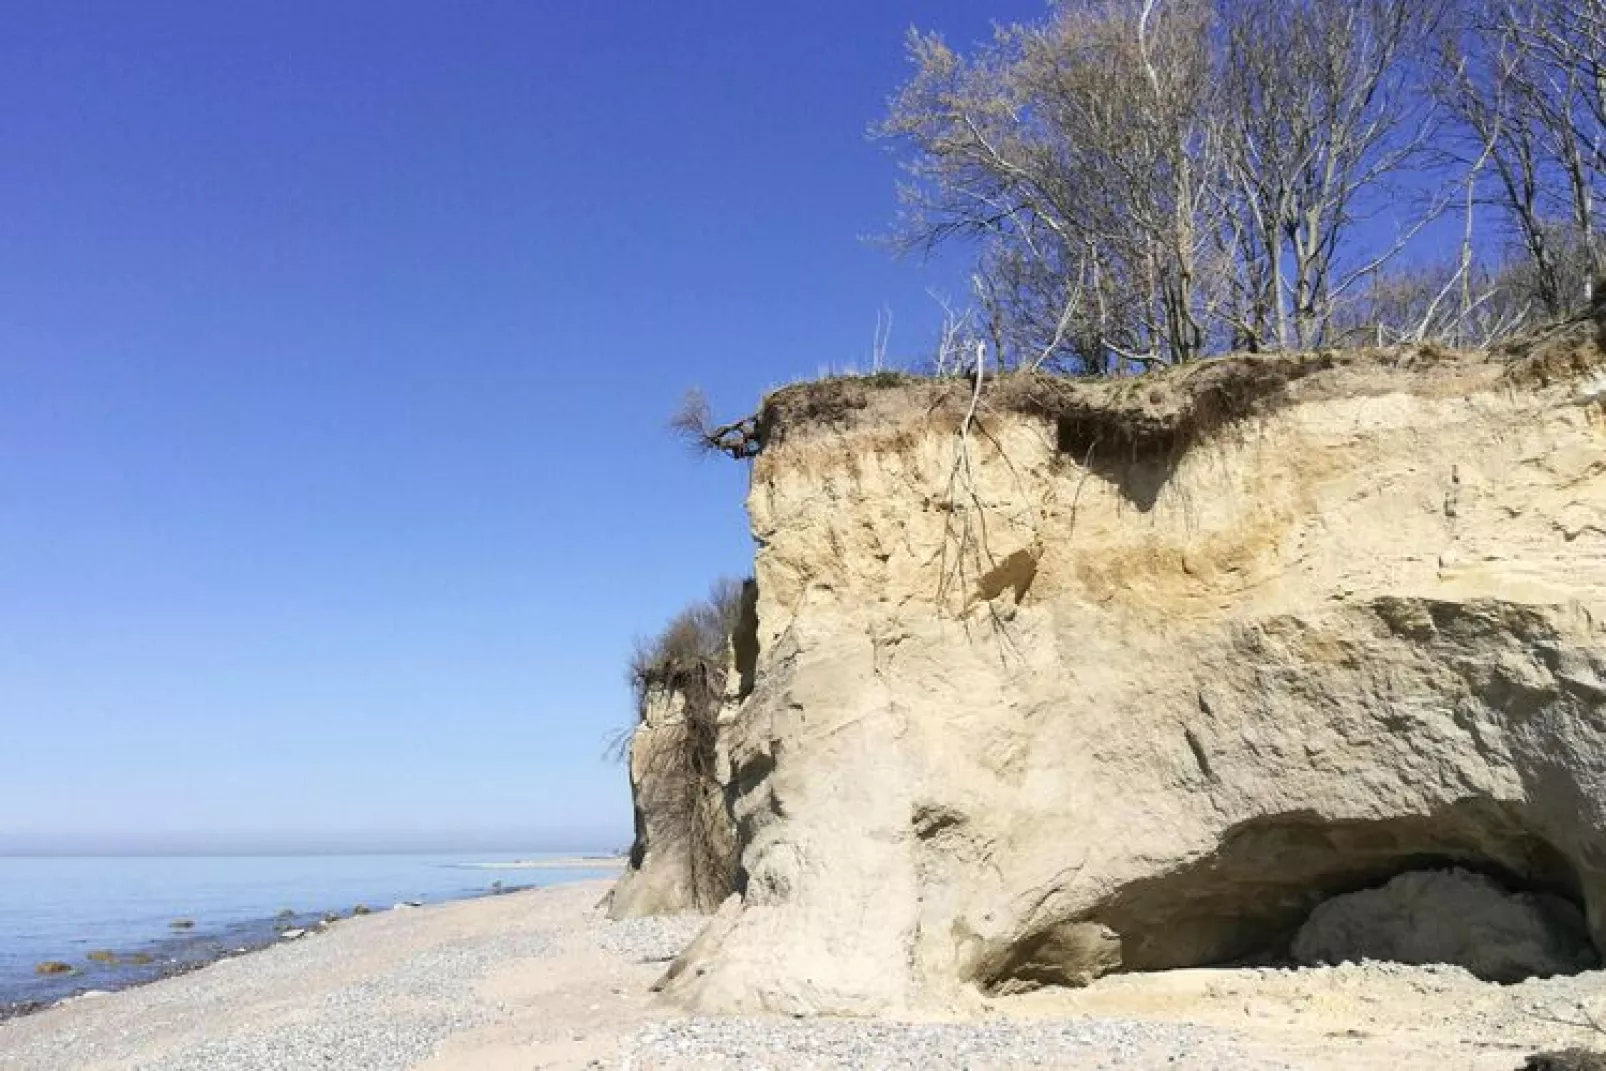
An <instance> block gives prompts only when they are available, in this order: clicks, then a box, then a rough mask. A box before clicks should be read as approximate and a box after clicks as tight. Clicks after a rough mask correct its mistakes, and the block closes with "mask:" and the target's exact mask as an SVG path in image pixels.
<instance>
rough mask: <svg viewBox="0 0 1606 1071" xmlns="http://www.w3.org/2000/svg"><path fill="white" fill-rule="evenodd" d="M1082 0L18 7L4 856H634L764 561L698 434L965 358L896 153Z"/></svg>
mask: <svg viewBox="0 0 1606 1071" xmlns="http://www.w3.org/2000/svg"><path fill="white" fill-rule="evenodd" d="M1042 10H1043V5H1042V4H1041V3H1040V2H1038V0H999V2H997V3H985V4H984V3H977V2H975V0H874V2H867V0H809V2H806V3H805V2H802V0H796V2H762V3H761V2H755V0H720V2H696V0H678V2H676V3H658V2H650V0H630V2H625V0H617V2H610V3H603V2H590V0H585V2H579V0H576V2H570V3H555V2H554V3H532V2H527V0H479V2H471V3H446V2H445V0H435V2H428V3H426V2H421V0H387V2H384V3H380V2H377V0H369V2H365V3H358V2H354V0H240V2H233V3H227V4H219V3H216V2H213V0H185V2H175V0H144V2H141V3H138V4H133V3H126V2H124V0H101V2H84V0H16V2H13V3H10V4H8V5H7V8H6V15H7V19H6V23H7V24H6V29H5V32H4V33H3V34H0V102H3V103H0V850H27V849H49V850H72V849H79V848H109V847H125V848H126V847H132V848H150V847H164V846H171V845H182V846H191V847H195V846H204V845H222V846H228V847H252V846H263V845H274V846H286V845H291V846H294V845H310V844H319V845H340V844H352V843H362V844H370V845H375V846H379V845H385V846H393V845H398V844H416V845H421V846H422V845H428V846H436V845H462V846H465V847H468V846H473V847H480V846H485V847H488V846H492V845H496V846H506V847H509V848H513V849H518V848H530V849H532V850H534V849H538V848H553V849H557V850H563V849H568V848H593V847H616V846H619V845H622V844H624V843H626V842H627V841H628V838H629V829H630V813H629V804H628V792H627V789H626V785H625V779H624V772H623V770H622V769H620V768H619V767H617V766H615V765H611V764H609V763H607V762H605V761H604V760H603V758H602V754H603V750H604V741H605V739H606V737H607V736H608V734H609V733H610V732H611V731H612V730H614V729H616V728H617V727H619V726H621V725H624V724H626V723H628V721H629V720H630V717H631V713H630V709H629V698H628V694H627V690H626V688H625V686H624V683H623V676H622V672H623V671H622V666H623V664H624V662H625V659H626V656H627V654H628V651H629V649H630V646H631V643H632V640H633V638H634V637H635V636H636V635H639V634H641V633H644V632H647V631H650V630H652V629H653V628H654V627H656V626H657V625H658V624H660V623H661V622H662V621H663V620H664V619H665V618H666V617H667V616H669V615H670V614H671V613H672V612H673V611H674V610H675V609H676V608H677V607H678V606H679V605H680V604H681V603H683V602H684V601H685V600H687V599H688V598H690V597H692V596H695V595H697V594H699V593H700V592H702V591H703V590H704V589H705V587H706V586H707V584H708V582H709V581H710V580H711V579H713V578H714V577H716V576H718V575H720V574H741V573H743V572H745V571H746V570H747V569H748V567H749V564H750V562H751V545H750V542H749V539H748V536H747V530H746V524H745V518H744V516H743V514H742V512H741V497H742V494H743V491H744V488H745V480H746V473H745V471H744V470H743V468H741V467H740V466H738V465H736V464H734V463H715V462H708V461H704V462H698V461H696V460H693V459H691V458H689V457H688V456H687V455H686V454H685V453H684V452H682V451H681V449H680V448H679V447H678V446H677V445H676V444H675V443H674V442H673V441H672V440H671V439H670V438H669V437H668V436H667V435H666V433H665V432H664V430H663V429H664V421H665V419H666V417H667V416H668V414H669V412H670V411H671V410H672V409H673V407H674V405H675V403H676V402H677V401H678V399H679V397H680V395H681V394H682V392H683V391H684V390H685V389H686V388H687V387H690V386H693V385H701V386H703V387H705V388H706V389H707V390H708V393H709V394H710V396H711V398H712V399H713V401H714V403H715V405H716V407H717V408H718V409H720V410H721V411H723V412H730V413H733V414H735V413H738V412H740V411H745V410H747V409H750V408H751V406H752V405H753V403H754V402H755V401H756V399H757V397H758V396H759V395H760V393H761V392H762V391H763V390H765V389H766V388H768V387H771V386H774V385H776V384H778V383H781V382H784V381H787V380H789V379H793V378H797V377H801V376H808V375H813V374H815V373H817V372H818V371H819V370H821V369H822V368H825V367H828V366H829V367H841V366H845V365H849V364H853V363H861V364H862V363H863V361H864V359H865V356H866V353H867V351H868V349H869V346H870V339H871V335H872V332H873V329H874V325H875V320H876V313H877V310H878V309H880V308H881V307H883V306H886V307H890V308H891V309H892V310H893V312H894V314H895V317H896V326H895V328H894V335H893V350H894V352H895V353H896V352H899V351H914V350H916V349H918V348H920V347H921V346H922V345H924V344H925V343H926V342H927V341H928V339H929V336H930V334H931V333H932V331H933V330H934V321H935V311H934V309H935V306H934V304H933V303H932V302H931V300H930V299H929V298H928V297H927V296H926V293H925V291H926V289H927V288H928V287H930V286H933V285H939V286H941V285H944V284H945V283H947V282H948V281H947V280H945V279H943V278H942V272H941V270H940V269H939V268H937V267H929V266H928V267H924V268H923V267H921V266H920V265H917V264H911V263H900V262H897V261H894V260H892V259H891V258H890V257H889V256H888V255H887V254H886V253H885V252H884V251H882V250H880V249H878V248H876V247H874V246H872V245H869V244H867V243H865V242H864V241H862V238H863V237H864V236H866V235H870V234H874V233H877V232H879V231H883V230H884V229H885V228H886V227H887V226H888V224H889V223H890V221H891V219H892V216H893V213H894V209H895V199H894V185H895V181H896V177H897V173H896V166H895V163H894V161H893V160H892V159H891V158H889V156H888V155H887V153H886V152H885V151H884V150H883V149H882V148H880V147H878V146H876V145H873V144H871V143H870V142H869V141H868V140H867V139H866V137H865V129H866V126H867V124H868V123H870V122H871V121H872V120H874V119H875V118H876V117H877V116H878V115H879V114H880V112H881V110H882V107H883V104H884V102H885V99H886V97H887V96H888V95H889V94H890V93H891V92H892V91H893V90H894V89H895V88H896V86H897V85H898V83H899V81H900V80H901V79H902V77H903V76H904V73H905V66H904V59H903V54H902V45H901V38H902V34H903V32H904V31H905V29H906V28H907V27H908V26H909V25H910V24H911V23H918V24H920V25H921V26H923V27H932V28H938V29H942V30H944V31H945V32H946V33H948V35H949V36H950V38H951V39H953V40H955V41H956V42H970V41H972V40H975V39H977V38H979V37H982V36H984V35H985V34H986V33H987V32H988V29H987V27H988V21H989V20H990V19H995V18H998V19H1011V18H1021V17H1035V16H1036V15H1038V14H1040V13H1041V11H1042Z"/></svg>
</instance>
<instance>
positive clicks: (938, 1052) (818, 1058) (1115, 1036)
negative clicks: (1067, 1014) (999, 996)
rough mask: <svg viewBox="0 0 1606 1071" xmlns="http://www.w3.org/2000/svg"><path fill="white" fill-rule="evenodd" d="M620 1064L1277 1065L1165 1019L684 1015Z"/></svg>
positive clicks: (635, 1069) (1250, 1069) (638, 1043)
mask: <svg viewBox="0 0 1606 1071" xmlns="http://www.w3.org/2000/svg"><path fill="white" fill-rule="evenodd" d="M621 1066H622V1067H625V1068H629V1069H632V1071H645V1069H648V1068H687V1069H690V1068H708V1069H719V1068H741V1069H743V1071H765V1069H770V1068H775V1069H779V1068H787V1069H792V1068H810V1069H814V1068H819V1069H824V1068H853V1069H858V1068H875V1069H885V1071H904V1069H907V1071H924V1069H928V1068H966V1069H971V1071H980V1069H983V1068H1000V1069H1002V1068H1015V1067H1076V1068H1079V1069H1081V1068H1085V1069H1089V1071H1091V1069H1094V1068H1139V1067H1141V1068H1155V1067H1185V1068H1222V1069H1228V1068H1230V1069H1232V1071H1274V1069H1275V1071H1283V1069H1287V1068H1291V1067H1292V1066H1293V1065H1291V1064H1285V1063H1265V1062H1262V1061H1258V1060H1255V1059H1253V1058H1251V1057H1249V1056H1247V1055H1246V1054H1245V1053H1244V1052H1243V1051H1242V1049H1240V1048H1239V1047H1238V1046H1237V1045H1236V1044H1235V1043H1234V1042H1233V1040H1232V1038H1231V1037H1230V1036H1229V1035H1226V1034H1221V1033H1218V1032H1215V1031H1211V1030H1207V1029H1203V1028H1198V1027H1190V1026H1184V1025H1177V1024H1169V1023H1149V1022H1138V1021H1128V1020H1120V1019H1081V1020H1073V1021H1069V1022H1055V1023H988V1024H981V1025H969V1024H953V1023H908V1024H888V1023H874V1022H868V1021H857V1020H820V1021H776V1020H762V1019H690V1020H684V1021H681V1022H676V1023H665V1024H658V1025H654V1026H651V1027H648V1028H647V1029H644V1030H641V1031H639V1032H637V1033H636V1034H635V1036H633V1037H632V1038H630V1039H629V1040H628V1041H627V1042H626V1043H625V1046H624V1048H623V1062H622V1063H621Z"/></svg>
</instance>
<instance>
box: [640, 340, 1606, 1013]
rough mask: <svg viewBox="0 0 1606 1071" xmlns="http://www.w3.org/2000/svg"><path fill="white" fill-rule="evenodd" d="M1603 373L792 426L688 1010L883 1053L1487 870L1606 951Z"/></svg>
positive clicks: (1248, 380)
mask: <svg viewBox="0 0 1606 1071" xmlns="http://www.w3.org/2000/svg"><path fill="white" fill-rule="evenodd" d="M1600 364H1601V362H1600V353H1599V350H1598V349H1597V348H1596V347H1595V344H1594V342H1593V340H1591V339H1588V338H1585V337H1584V336H1583V334H1582V332H1581V331H1580V332H1578V333H1576V334H1568V333H1566V332H1562V333H1560V334H1559V335H1556V336H1553V337H1552V338H1551V339H1550V340H1549V341H1547V342H1546V343H1544V344H1543V345H1539V346H1537V347H1536V348H1534V349H1532V350H1530V351H1524V352H1512V353H1503V354H1494V355H1457V354H1449V353H1442V352H1435V351H1425V350H1423V351H1409V350H1407V351H1390V352H1381V353H1359V354H1350V355H1344V356H1332V355H1322V356H1314V357H1301V358H1259V359H1254V358H1250V359H1231V360H1226V361H1218V362H1205V363H1202V364H1200V365H1196V366H1192V367H1189V368H1185V369H1181V370H1177V371H1174V372H1172V373H1168V374H1166V375H1163V376H1157V377H1143V378H1139V379H1136V380H1131V381H1125V382H1120V383H1104V384H1095V385H1083V384H1066V383H1064V382H1056V381H1050V380H1047V379H1044V378H1038V377H1021V378H1018V379H1013V380H1003V381H999V382H997V383H985V382H984V383H983V384H982V387H981V389H980V390H979V391H977V390H976V389H975V387H974V385H973V384H971V383H968V382H963V381H946V382H931V381H912V382H901V383H883V382H882V381H881V380H869V381H866V380H839V381H832V382H827V383H823V384H814V385H809V386H805V387H799V388H789V389H788V390H785V391H782V392H779V393H777V394H776V395H774V396H772V397H771V398H770V399H768V400H767V402H766V405H765V408H764V410H763V411H762V412H761V413H760V415H759V417H758V418H757V420H756V421H755V434H756V435H757V436H759V437H760V439H761V440H762V449H761V451H760V452H759V453H758V456H757V457H756V459H755V460H754V462H753V470H752V485H751V492H750V496H749V502H748V506H749V512H750V515H751V519H752V525H753V533H754V536H755V539H756V541H757V545H758V551H757V555H756V562H755V574H756V578H757V590H758V603H757V622H756V640H757V654H756V664H755V666H754V672H753V673H752V674H750V675H747V676H748V677H749V680H750V684H751V690H750V694H746V696H745V698H743V699H742V700H741V702H740V703H736V704H733V705H732V706H731V707H730V708H729V709H728V710H727V711H726V712H725V713H724V714H723V715H722V717H721V719H720V728H719V741H718V747H719V757H720V763H721V777H722V780H723V781H724V783H725V793H726V800H727V804H728V807H729V809H730V813H731V814H732V816H733V819H734V822H735V830H736V844H737V847H738V850H739V853H740V869H739V871H738V873H737V875H736V882H735V887H736V893H735V894H734V895H732V896H731V897H730V899H729V900H727V901H726V903H725V904H724V905H723V906H722V907H721V909H720V911H719V913H718V915H717V916H716V918H715V919H714V920H713V922H712V923H711V925H710V926H709V928H708V930H707V931H706V932H705V933H704V934H703V935H702V936H701V937H700V938H699V939H698V940H697V941H696V942H694V943H693V945H692V946H691V947H690V948H689V949H688V950H687V951H686V952H685V953H684V954H683V955H682V956H681V957H680V959H679V960H678V961H677V963H676V964H675V965H674V967H673V968H672V969H671V972H670V975H669V976H668V977H667V979H666V981H665V983H664V984H665V988H666V990H667V991H668V993H669V994H670V996H671V997H672V998H674V999H675V1000H677V1001H679V1002H681V1003H683V1004H685V1005H688V1006H690V1007H693V1008H698V1009H704V1010H716V1011H721V1012H737V1011H775V1012H784V1013H790V1014H815V1013H835V1014H850V1015H855V1014H876V1013H885V1012H894V1011H900V1010H909V1009H916V1008H920V1007H929V1006H949V1007H954V1006H964V1005H966V1004H967V1003H974V1002H975V1001H977V1000H978V999H980V998H981V995H984V994H1000V993H1014V992H1020V991H1023V990H1029V989H1033V988H1035V987H1040V986H1044V985H1063V984H1078V983H1083V982H1086V981H1088V980H1090V979H1093V978H1096V977H1098V976H1100V975H1103V974H1107V973H1110V972H1116V971H1145V970H1153V969H1160V968H1170V967H1185V966H1198V965H1213V964H1226V963H1232V962H1241V961H1252V960H1255V959H1256V958H1257V957H1258V958H1259V959H1261V960H1266V959H1274V958H1276V957H1280V956H1284V955H1286V954H1287V952H1288V948H1289V944H1290V941H1291V940H1292V937H1293V935H1294V933H1295V932H1296V931H1297V930H1298V929H1299V927H1300V926H1301V925H1302V924H1303V923H1305V921H1306V920H1307V918H1308V917H1309V916H1310V914H1311V912H1312V910H1313V909H1314V908H1315V907H1317V905H1319V904H1321V903H1322V902H1323V901H1325V900H1328V899H1329V898H1331V897H1334V896H1337V895H1342V894H1346V893H1351V892H1355V891H1357V890H1361V889H1366V888H1371V887H1376V886H1379V885H1382V884H1384V883H1386V882H1388V881H1389V880H1390V879H1393V878H1395V877H1397V876H1398V875H1400V874H1402V873H1405V872H1408V871H1412V870H1421V869H1425V868H1441V869H1442V868H1447V867H1453V866H1463V867H1466V868H1468V869H1472V870H1476V871H1478V872H1480V873H1484V874H1488V875H1490V876H1491V877H1493V878H1495V879H1497V880H1498V881H1499V882H1500V883H1501V884H1502V886H1503V887H1505V888H1507V889H1509V890H1512V891H1514V892H1520V893H1533V894H1544V895H1547V896H1553V897H1557V898H1559V899H1561V900H1565V901H1567V902H1570V903H1572V904H1574V905H1576V906H1577V908H1578V909H1579V910H1580V911H1581V912H1582V913H1583V917H1584V918H1585V919H1586V920H1587V928H1588V931H1589V934H1590V936H1591V938H1592V941H1593V943H1594V944H1595V945H1596V946H1601V947H1606V735H1603V731H1606V376H1603V375H1602V373H1601V371H1600ZM1580 952H1581V953H1582V954H1584V955H1586V956H1587V955H1591V954H1592V953H1593V949H1588V948H1585V949H1581V950H1580Z"/></svg>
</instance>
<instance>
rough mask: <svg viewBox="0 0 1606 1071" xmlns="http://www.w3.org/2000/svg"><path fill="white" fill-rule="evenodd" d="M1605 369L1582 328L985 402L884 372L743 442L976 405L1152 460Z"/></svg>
mask: <svg viewBox="0 0 1606 1071" xmlns="http://www.w3.org/2000/svg"><path fill="white" fill-rule="evenodd" d="M1603 366H1606V351H1603V349H1602V346H1601V341H1600V339H1599V338H1598V337H1597V329H1596V326H1595V325H1594V324H1593V323H1591V322H1589V321H1573V322H1570V323H1566V324H1563V325H1561V326H1559V327H1555V328H1551V329H1549V330H1547V331H1544V332H1540V333H1537V334H1534V335H1531V336H1528V337H1526V338H1523V339H1520V340H1516V341H1513V342H1510V343H1507V344H1504V345H1501V346H1497V347H1495V348H1492V349H1490V350H1486V351H1456V350H1449V349H1445V348H1443V347H1440V346H1435V345H1432V344H1421V345H1407V346H1395V347H1386V348H1360V349H1344V350H1320V351H1316V352H1311V353H1275V354H1234V355H1229V356H1223V357H1215V358H1208V359H1205V360H1201V361H1196V362H1191V363H1189V364H1185V365H1173V366H1170V367H1166V368H1163V369H1159V370H1157V371H1154V372H1149V373H1145V374H1143V375H1139V376H1130V377H1121V378H1108V379H1073V378H1068V377H1064V376H1056V375H1051V374H1048V373H1043V372H1013V373H1008V374H1005V375H1003V376H1000V377H997V378H995V379H992V380H989V381H987V382H986V383H985V384H984V388H985V389H984V390H983V391H982V393H981V396H980V397H979V398H978V397H976V391H975V388H974V380H973V379H971V378H952V377H951V378H942V379H938V378H934V377H926V376H918V375H911V374H907V373H899V372H884V373H879V374H875V375H869V376H838V377H832V378H829V379H821V380H815V381H812V382H807V383H798V384H794V385H791V386H787V387H783V388H781V389H779V390H777V391H774V392H772V393H771V394H770V395H768V396H767V397H766V398H765V399H764V401H763V403H762V405H761V406H760V408H759V411H758V413H757V414H756V415H755V416H754V417H753V418H752V419H751V420H750V421H748V422H744V423H745V427H744V432H745V434H746V435H747V436H748V437H749V439H748V450H747V453H748V454H749V455H750V454H752V453H756V452H758V451H760V450H763V449H766V448H769V447H772V446H776V445H779V444H780V443H782V442H787V441H795V440H799V439H803V438H812V437H815V436H818V435H822V434H839V433H842V432H846V431H851V430H854V429H856V428H859V427H865V426H886V427H892V426H897V425H898V424H901V423H906V422H907V421H908V420H909V418H910V417H911V415H915V414H919V415H923V416H926V417H940V418H943V419H947V420H952V421H959V420H963V419H964V417H965V415H966V413H967V412H969V410H970V408H971V406H972V404H973V403H974V404H975V407H976V413H977V414H978V415H982V416H985V415H989V414H997V413H1016V414H1021V415H1026V416H1032V417H1038V418H1041V419H1043V420H1045V421H1048V422H1052V423H1053V424H1054V425H1055V428H1056V433H1057V437H1058V442H1059V446H1060V448H1061V449H1062V450H1064V451H1066V452H1068V453H1072V454H1082V453H1086V452H1088V451H1091V450H1095V449H1097V450H1099V451H1107V450H1116V451H1120V452H1122V453H1128V454H1131V455H1138V456H1147V455H1155V454H1169V453H1174V452H1180V451H1182V450H1186V449H1187V448H1188V447H1189V446H1190V445H1191V444H1192V443H1194V442H1196V441H1198V440H1199V439H1201V438H1203V437H1205V436H1207V435H1208V434H1209V433H1210V432H1211V431H1213V430H1214V429H1216V428H1219V427H1223V426H1225V425H1228V424H1231V423H1234V422H1235V421H1238V420H1243V419H1246V418H1248V417H1251V416H1255V415H1259V414H1264V413H1267V412H1272V411H1275V410H1277V409H1279V408H1282V407H1285V406H1288V405H1293V404H1298V403H1300V402H1304V401H1314V400H1320V399H1325V398H1333V397H1366V396H1371V395H1380V394H1392V393H1400V392H1406V393H1412V394H1420V395H1445V394H1462V393H1476V392H1479V391H1486V390H1495V389H1500V388H1522V387H1526V388H1543V387H1546V386H1549V385H1551V384H1553V383H1559V382H1566V381H1568V380H1571V379H1574V378H1577V377H1579V376H1582V375H1587V374H1589V373H1590V372H1592V371H1593V370H1595V369H1597V368H1601V367H1603Z"/></svg>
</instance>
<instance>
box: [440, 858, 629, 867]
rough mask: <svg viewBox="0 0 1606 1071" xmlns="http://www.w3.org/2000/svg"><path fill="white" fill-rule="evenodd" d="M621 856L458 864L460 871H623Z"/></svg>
mask: <svg viewBox="0 0 1606 1071" xmlns="http://www.w3.org/2000/svg"><path fill="white" fill-rule="evenodd" d="M627 863H628V860H627V859H626V858H625V857H624V856H622V855H571V856H565V857H563V858H560V859H515V860H513V861H512V862H506V863H458V864H456V866H457V867H458V868H459V869H462V870H623V869H624V867H625V865H626V864H627Z"/></svg>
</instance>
